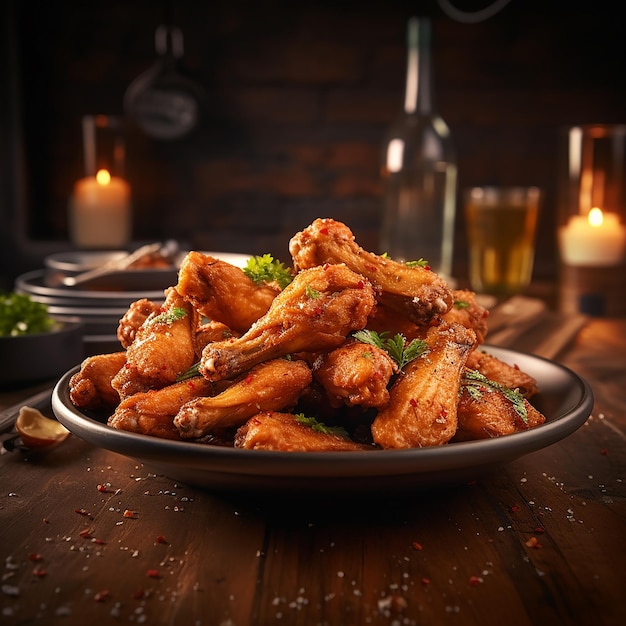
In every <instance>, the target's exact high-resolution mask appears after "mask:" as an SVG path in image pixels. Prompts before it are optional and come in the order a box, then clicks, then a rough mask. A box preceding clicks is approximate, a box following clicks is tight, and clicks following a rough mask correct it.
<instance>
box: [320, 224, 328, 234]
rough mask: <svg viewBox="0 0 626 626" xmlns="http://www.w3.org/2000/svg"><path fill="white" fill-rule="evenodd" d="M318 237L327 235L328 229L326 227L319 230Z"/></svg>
mask: <svg viewBox="0 0 626 626" xmlns="http://www.w3.org/2000/svg"><path fill="white" fill-rule="evenodd" d="M320 235H328V228H326V226H324V227H323V228H320Z"/></svg>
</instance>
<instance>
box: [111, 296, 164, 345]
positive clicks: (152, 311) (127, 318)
mask: <svg viewBox="0 0 626 626" xmlns="http://www.w3.org/2000/svg"><path fill="white" fill-rule="evenodd" d="M160 310H161V305H160V304H158V303H156V302H153V301H152V300H148V299H147V298H141V299H140V300H137V301H136V302H133V303H131V305H130V307H129V308H128V311H126V313H124V316H123V317H122V319H121V320H120V321H119V324H118V327H117V339H118V341H119V342H120V343H121V344H122V347H123V348H124V349H126V348H128V346H130V344H131V343H133V341H135V336H136V334H137V331H138V330H139V329H140V328H141V326H142V325H143V323H144V322H145V321H146V319H148V317H150V316H151V315H157V314H158V313H159V311H160Z"/></svg>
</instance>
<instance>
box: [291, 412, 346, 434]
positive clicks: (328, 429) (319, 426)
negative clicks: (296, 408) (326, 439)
mask: <svg viewBox="0 0 626 626" xmlns="http://www.w3.org/2000/svg"><path fill="white" fill-rule="evenodd" d="M295 418H296V421H297V422H298V423H299V424H302V425H303V426H308V427H309V428H312V429H313V430H315V431H316V432H318V433H324V434H325V435H335V436H337V437H345V438H346V439H347V438H348V437H349V435H348V431H347V430H346V429H345V428H342V427H341V426H327V425H326V424H323V423H322V422H320V421H318V420H317V419H315V418H314V417H306V416H305V415H304V414H303V413H298V414H297V415H296V416H295Z"/></svg>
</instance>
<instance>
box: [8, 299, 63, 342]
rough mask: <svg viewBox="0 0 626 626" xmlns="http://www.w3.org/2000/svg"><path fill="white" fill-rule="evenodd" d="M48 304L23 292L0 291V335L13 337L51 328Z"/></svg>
mask: <svg viewBox="0 0 626 626" xmlns="http://www.w3.org/2000/svg"><path fill="white" fill-rule="evenodd" d="M54 323H55V322H54V318H52V317H51V316H50V315H49V314H48V306H47V305H46V304H43V303H42V302H35V301H34V300H33V299H32V298H31V297H30V296H29V295H28V294H25V293H15V292H11V293H0V337H15V336H17V335H29V334H33V333H45V332H48V331H50V330H52V327H53V326H54Z"/></svg>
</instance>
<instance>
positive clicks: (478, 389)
mask: <svg viewBox="0 0 626 626" xmlns="http://www.w3.org/2000/svg"><path fill="white" fill-rule="evenodd" d="M461 389H466V390H467V393H469V395H470V396H471V397H472V398H473V399H474V400H480V398H481V397H482V394H483V393H484V392H485V391H487V390H489V389H492V390H494V391H499V392H500V393H501V394H502V395H503V396H504V397H505V398H506V399H507V400H508V401H509V402H510V403H511V404H512V405H513V409H514V410H515V412H516V413H517V414H518V415H519V416H520V417H521V418H522V420H523V421H524V423H525V424H528V412H527V410H526V405H525V404H524V396H523V395H522V394H521V393H520V392H519V390H518V389H509V388H508V387H505V386H504V385H502V384H500V383H498V382H496V381H495V380H491V379H489V378H487V377H486V376H484V375H483V374H481V373H480V372H478V371H477V370H470V369H467V370H465V374H464V375H463V380H462V381H461Z"/></svg>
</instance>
